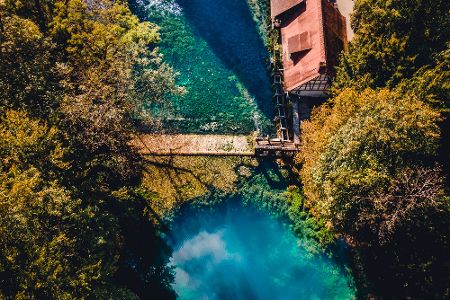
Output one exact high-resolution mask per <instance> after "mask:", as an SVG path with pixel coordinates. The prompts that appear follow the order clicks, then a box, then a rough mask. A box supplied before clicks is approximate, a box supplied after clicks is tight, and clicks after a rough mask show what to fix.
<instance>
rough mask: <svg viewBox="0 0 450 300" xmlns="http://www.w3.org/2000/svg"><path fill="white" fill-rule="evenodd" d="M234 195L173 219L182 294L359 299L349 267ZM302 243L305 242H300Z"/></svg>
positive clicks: (175, 263) (176, 285)
mask: <svg viewBox="0 0 450 300" xmlns="http://www.w3.org/2000/svg"><path fill="white" fill-rule="evenodd" d="M238 203H239V200H238V201H228V202H226V203H224V204H223V205H220V206H219V207H217V208H216V209H214V210H192V209H191V210H188V211H186V212H184V213H182V214H181V215H180V216H179V217H178V219H176V220H175V221H174V223H173V224H172V227H173V228H172V235H171V238H170V242H171V245H172V246H173V248H174V253H173V256H172V259H171V264H172V265H173V266H174V267H175V283H174V285H173V286H174V289H175V291H176V292H177V294H178V296H179V298H180V299H262V300H265V299H267V300H269V299H270V300H272V299H354V298H355V290H354V288H353V287H352V281H351V278H350V277H349V275H348V274H347V272H346V271H345V269H344V268H343V267H342V266H340V265H338V264H336V263H335V262H334V261H333V260H331V259H329V258H328V257H326V256H322V255H317V254H315V255H313V254H312V253H311V252H310V251H309V248H308V247H304V245H305V243H308V241H307V240H303V241H299V240H298V239H297V238H296V237H295V236H294V235H293V234H292V232H291V231H290V230H289V228H288V226H286V225H284V224H283V223H281V222H280V221H279V220H278V219H276V218H274V217H272V216H271V215H269V214H268V213H267V212H264V211H262V210H260V209H256V208H255V207H253V206H251V205H248V206H244V205H241V204H238ZM300 245H301V246H300Z"/></svg>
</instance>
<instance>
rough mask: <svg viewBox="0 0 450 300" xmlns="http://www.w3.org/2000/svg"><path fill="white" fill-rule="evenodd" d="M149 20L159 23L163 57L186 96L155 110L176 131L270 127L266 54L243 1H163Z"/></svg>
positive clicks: (246, 130)
mask: <svg viewBox="0 0 450 300" xmlns="http://www.w3.org/2000/svg"><path fill="white" fill-rule="evenodd" d="M150 2H151V3H153V6H151V9H150V13H149V20H150V21H153V22H155V23H157V24H158V25H159V26H160V27H161V30H160V33H161V38H162V43H161V45H160V50H161V52H162V53H163V54H164V61H165V62H167V63H168V64H170V65H171V66H172V67H173V68H174V69H175V70H176V71H178V72H179V77H178V84H180V85H182V86H184V87H185V88H186V90H187V93H186V95H184V96H181V97H174V98H173V99H172V101H171V104H172V106H171V108H170V109H168V108H167V107H164V108H158V107H157V108H155V112H157V113H158V114H159V115H160V116H161V117H162V118H163V119H164V124H165V125H166V128H170V129H171V130H172V131H176V132H197V133H212V132H220V133H250V132H252V131H253V130H256V129H260V130H262V131H270V130H272V122H271V118H272V115H273V104H272V100H271V88H270V80H269V76H268V69H267V61H268V54H267V50H266V47H265V46H264V43H263V39H262V37H261V35H260V34H259V33H258V28H259V27H258V25H257V24H256V22H255V21H254V18H253V15H252V13H251V11H250V8H249V6H248V4H247V2H246V1H245V0H226V1H215V0H173V1H170V0H166V1H162V0H159V1H156V0H154V1H150Z"/></svg>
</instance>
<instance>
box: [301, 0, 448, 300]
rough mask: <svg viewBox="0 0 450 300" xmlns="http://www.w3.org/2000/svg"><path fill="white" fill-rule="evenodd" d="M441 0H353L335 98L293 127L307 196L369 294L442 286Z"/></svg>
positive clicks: (444, 80)
mask: <svg viewBox="0 0 450 300" xmlns="http://www.w3.org/2000/svg"><path fill="white" fill-rule="evenodd" d="M449 5H450V3H449V2H448V1H441V0H430V1H428V0H426V1H422V0H418V1H409V0H401V1H378V0H357V1H355V10H354V13H353V15H352V27H353V29H354V31H355V38H354V40H353V41H352V42H351V43H350V45H349V49H348V51H347V52H345V53H342V54H341V60H340V63H339V65H338V66H337V76H336V78H335V81H334V89H333V92H334V96H333V97H332V98H331V99H330V100H329V101H328V102H327V103H326V104H325V105H324V106H322V107H320V108H318V109H316V110H315V111H313V115H312V118H311V120H310V121H308V122H304V123H303V124H302V128H301V129H302V138H301V147H300V148H301V152H300V154H299V156H298V157H297V161H298V162H299V163H300V165H301V171H300V177H301V180H302V184H303V188H304V194H305V196H306V199H305V205H307V206H308V207H309V209H310V211H311V213H312V215H313V216H315V218H316V219H317V222H323V221H325V224H326V226H327V227H328V229H329V230H332V231H334V232H335V233H336V234H338V235H340V236H342V237H344V238H345V239H346V240H347V241H348V242H349V243H350V244H351V245H352V246H353V249H354V251H355V252H354V255H355V270H360V271H361V272H360V273H358V274H356V275H357V278H359V279H360V285H361V286H362V287H365V288H366V290H367V291H366V292H367V293H369V294H373V295H375V296H380V297H387V298H392V297H398V298H405V297H413V298H414V297H417V298H446V297H448V296H449V294H450V290H449V289H448V284H446V282H448V281H449V280H450V262H449V260H448V258H447V257H446V254H445V253H447V252H448V251H449V243H448V241H449V239H450V232H449V230H448V228H449V224H448V222H449V220H450V201H449V197H448V186H449V185H448V183H449V182H448V180H446V178H445V176H448V171H449V170H450V168H449V166H448V158H449V157H450V156H449V152H448V151H449V150H448V148H449V147H448V144H449V140H450V139H449V136H450V135H449V132H450V130H449V128H450V126H449V120H450V119H449V118H448V112H449V110H448V108H449V103H450V102H449V91H450V90H449V78H450V77H449V76H450V72H449V67H448V66H449V41H450V36H449V33H450V31H449V30H448V28H450V27H449V25H450V15H449V14H448V12H449V8H450V7H449ZM431 245H433V246H431ZM361 274H364V275H361Z"/></svg>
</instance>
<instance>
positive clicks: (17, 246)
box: [0, 111, 121, 299]
mask: <svg viewBox="0 0 450 300" xmlns="http://www.w3.org/2000/svg"><path fill="white" fill-rule="evenodd" d="M57 135H58V131H57V129H56V128H54V127H48V126H47V125H45V124H42V123H41V122H39V121H36V120H32V119H30V118H28V117H27V115H26V114H25V113H23V112H17V111H7V112H6V114H5V116H4V117H2V119H1V123H0V169H1V173H0V245H1V247H0V283H1V284H0V295H3V296H6V297H16V298H19V299H29V298H34V297H36V298H51V297H53V296H55V295H58V296H59V297H61V298H73V297H89V295H95V294H96V293H105V292H107V291H108V293H109V292H112V291H113V290H114V289H116V288H114V287H112V286H110V277H111V276H112V275H113V274H114V272H115V270H116V269H117V261H118V257H119V253H118V249H119V245H120V243H121V239H120V236H119V235H118V232H119V230H118V224H117V220H116V219H115V218H114V217H112V216H111V215H109V214H108V213H107V212H104V211H101V210H99V208H98V207H95V206H86V205H83V202H82V201H81V200H80V199H76V198H74V197H73V196H72V195H71V192H70V191H69V190H68V189H66V188H64V187H62V186H61V185H60V184H59V183H58V181H57V180H56V179H52V177H54V176H52V175H55V174H52V171H49V170H52V169H55V168H59V169H65V168H68V167H69V164H68V163H67V162H66V161H65V160H64V158H63V156H64V152H65V149H64V148H62V146H61V144H60V143H59V142H58V141H57V138H56V137H57Z"/></svg>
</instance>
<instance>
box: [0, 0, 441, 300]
mask: <svg viewBox="0 0 450 300" xmlns="http://www.w3.org/2000/svg"><path fill="white" fill-rule="evenodd" d="M243 1H244V0H243ZM136 2H139V1H130V3H128V1H125V0H95V1H92V0H64V1H63V0H34V1H29V0H0V299H3V298H4V299H16V298H17V299H61V298H62V299H72V298H87V299H172V298H175V297H176V294H175V292H174V290H173V288H172V286H171V284H172V282H173V280H174V274H173V270H172V269H171V267H170V266H169V265H168V261H169V258H170V255H171V249H170V247H168V246H167V245H166V244H165V242H164V240H163V238H162V233H163V232H164V231H165V228H164V225H163V223H162V222H159V221H158V219H159V218H160V215H159V214H158V213H156V212H155V211H154V208H153V206H152V202H153V201H156V198H157V197H158V195H155V194H154V193H153V192H151V191H149V190H148V189H147V188H146V187H145V185H144V184H142V180H143V178H144V175H145V173H146V172H148V170H147V169H146V166H145V165H144V163H143V162H144V159H142V157H140V154H139V153H138V152H137V150H136V149H134V148H133V147H132V146H131V144H130V140H132V139H133V138H134V137H135V136H136V135H137V134H138V132H139V129H140V128H142V127H143V126H144V127H146V128H152V127H157V126H159V123H158V121H157V120H156V119H155V118H153V117H152V115H151V114H150V113H149V110H148V109H146V108H147V107H149V106H151V105H152V104H155V103H156V104H160V103H164V102H165V101H166V100H167V99H168V98H170V97H173V96H179V95H183V94H184V93H185V89H184V88H183V87H181V86H178V85H177V83H176V82H177V81H176V78H177V73H176V72H175V71H174V70H173V69H172V68H171V66H169V65H168V64H166V63H164V61H163V59H162V55H161V53H160V52H159V49H158V43H159V42H160V35H159V28H158V26H157V25H155V24H152V23H150V22H147V21H143V20H142V19H139V18H138V17H137V15H136V14H139V15H140V16H141V15H142V14H143V12H142V11H138V8H139V5H138V4H137V3H136ZM261 2H264V5H262V6H258V4H257V3H258V1H253V0H252V1H250V4H251V5H253V6H255V7H262V8H264V9H266V8H267V1H261ZM130 7H131V9H132V10H131V9H130ZM449 11H450V2H448V1H445V0H416V1H412V0H398V1H382V0H355V11H354V14H353V16H352V28H353V29H354V32H355V38H354V40H353V41H352V42H351V43H350V45H349V49H348V51H346V52H345V53H342V55H341V57H340V63H339V66H338V67H337V69H336V73H337V74H336V78H335V81H334V86H333V91H332V92H333V96H332V97H331V98H330V99H329V101H328V102H327V103H325V104H324V105H323V106H321V107H319V108H317V109H315V110H314V112H313V116H312V118H311V120H310V121H308V122H305V123H304V125H303V126H302V141H301V152H300V153H299V154H298V156H297V157H296V158H295V164H294V166H293V169H294V171H297V172H298V173H299V174H298V176H299V177H300V182H301V184H299V186H298V187H291V188H290V190H289V193H290V197H289V199H290V201H289V203H288V204H289V205H290V206H289V207H288V209H287V211H288V214H289V217H290V219H291V220H292V221H293V223H294V230H296V231H298V234H304V227H305V226H309V227H308V228H309V231H310V232H309V235H310V236H312V237H313V238H315V239H317V241H318V243H321V244H323V245H324V247H326V245H329V244H332V243H333V242H334V241H336V240H337V239H341V238H342V239H343V240H345V241H346V242H347V243H348V245H349V246H350V249H351V261H352V269H353V273H354V274H355V277H356V281H357V282H356V284H357V287H358V296H359V297H360V298H363V299H364V298H368V297H372V298H373V297H379V298H382V299H384V298H387V299H391V298H398V299H403V298H416V299H435V298H436V299H444V298H448V297H450V286H449V282H450V259H449V258H448V253H450V194H449V185H450V177H449V171H450V152H449V151H450V150H449V149H450V119H449V115H448V114H449V113H450V98H449V97H450V70H449V68H450V48H449V47H450V15H449ZM254 18H255V20H261V19H264V13H263V12H261V11H258V12H257V13H256V14H255V15H254ZM263 23H264V22H261V24H263ZM258 30H259V31H260V32H262V33H264V31H265V29H264V26H263V25H260V27H259V28H258ZM147 175H148V174H147ZM305 222H307V223H305ZM305 224H306V225H305ZM144 236H145V238H143V237H144Z"/></svg>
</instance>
